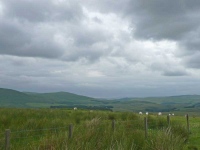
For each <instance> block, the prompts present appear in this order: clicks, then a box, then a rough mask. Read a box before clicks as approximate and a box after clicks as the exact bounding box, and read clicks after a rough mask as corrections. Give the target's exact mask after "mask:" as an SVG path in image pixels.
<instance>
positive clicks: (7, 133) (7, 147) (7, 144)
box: [5, 129, 10, 150]
mask: <svg viewBox="0 0 200 150" xmlns="http://www.w3.org/2000/svg"><path fill="white" fill-rule="evenodd" d="M5 150H10V129H6V131H5Z"/></svg>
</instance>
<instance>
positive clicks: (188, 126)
mask: <svg viewBox="0 0 200 150" xmlns="http://www.w3.org/2000/svg"><path fill="white" fill-rule="evenodd" d="M186 121H187V131H188V133H190V124H189V115H188V114H187V115H186Z"/></svg>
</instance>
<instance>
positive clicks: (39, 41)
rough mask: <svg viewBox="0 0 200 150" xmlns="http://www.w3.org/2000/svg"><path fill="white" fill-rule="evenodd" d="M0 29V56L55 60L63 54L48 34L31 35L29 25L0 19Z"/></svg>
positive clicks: (31, 27)
mask: <svg viewBox="0 0 200 150" xmlns="http://www.w3.org/2000/svg"><path fill="white" fill-rule="evenodd" d="M0 29H1V30H0V35H1V36H0V54H9V55H16V56H28V57H32V56H33V57H34V56H36V57H45V58H56V57H58V56H60V55H61V54H62V52H63V50H62V49H60V47H59V46H58V45H57V44H56V43H55V42H54V41H52V37H51V36H48V34H47V35H46V36H41V35H40V34H37V33H32V31H33V29H34V27H33V26H31V25H30V26H29V25H27V24H21V23H20V22H18V21H14V20H5V19H1V22H0ZM31 29H32V31H31Z"/></svg>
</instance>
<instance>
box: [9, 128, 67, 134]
mask: <svg viewBox="0 0 200 150" xmlns="http://www.w3.org/2000/svg"><path fill="white" fill-rule="evenodd" d="M65 128H66V129H67V128H68V127H58V128H44V129H36V130H20V131H11V133H21V132H36V131H47V130H57V129H65Z"/></svg>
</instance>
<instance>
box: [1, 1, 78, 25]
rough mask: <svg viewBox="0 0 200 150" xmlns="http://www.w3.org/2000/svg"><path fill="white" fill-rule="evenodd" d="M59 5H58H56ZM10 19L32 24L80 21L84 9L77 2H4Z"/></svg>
mask: <svg viewBox="0 0 200 150" xmlns="http://www.w3.org/2000/svg"><path fill="white" fill-rule="evenodd" d="M56 3H57V4H56ZM3 4H4V5H5V7H6V14H7V16H8V17H11V18H13V17H14V18H17V19H22V20H27V21H30V22H41V21H60V20H67V21H69V20H79V19H80V18H81V17H82V8H81V6H80V5H79V4H78V3H77V2H76V1H70V2H61V3H60V4H59V2H56V1H53V0H43V1H40V0H32V1H27V0H20V1H17V2H16V1H15V0H4V1H3Z"/></svg>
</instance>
